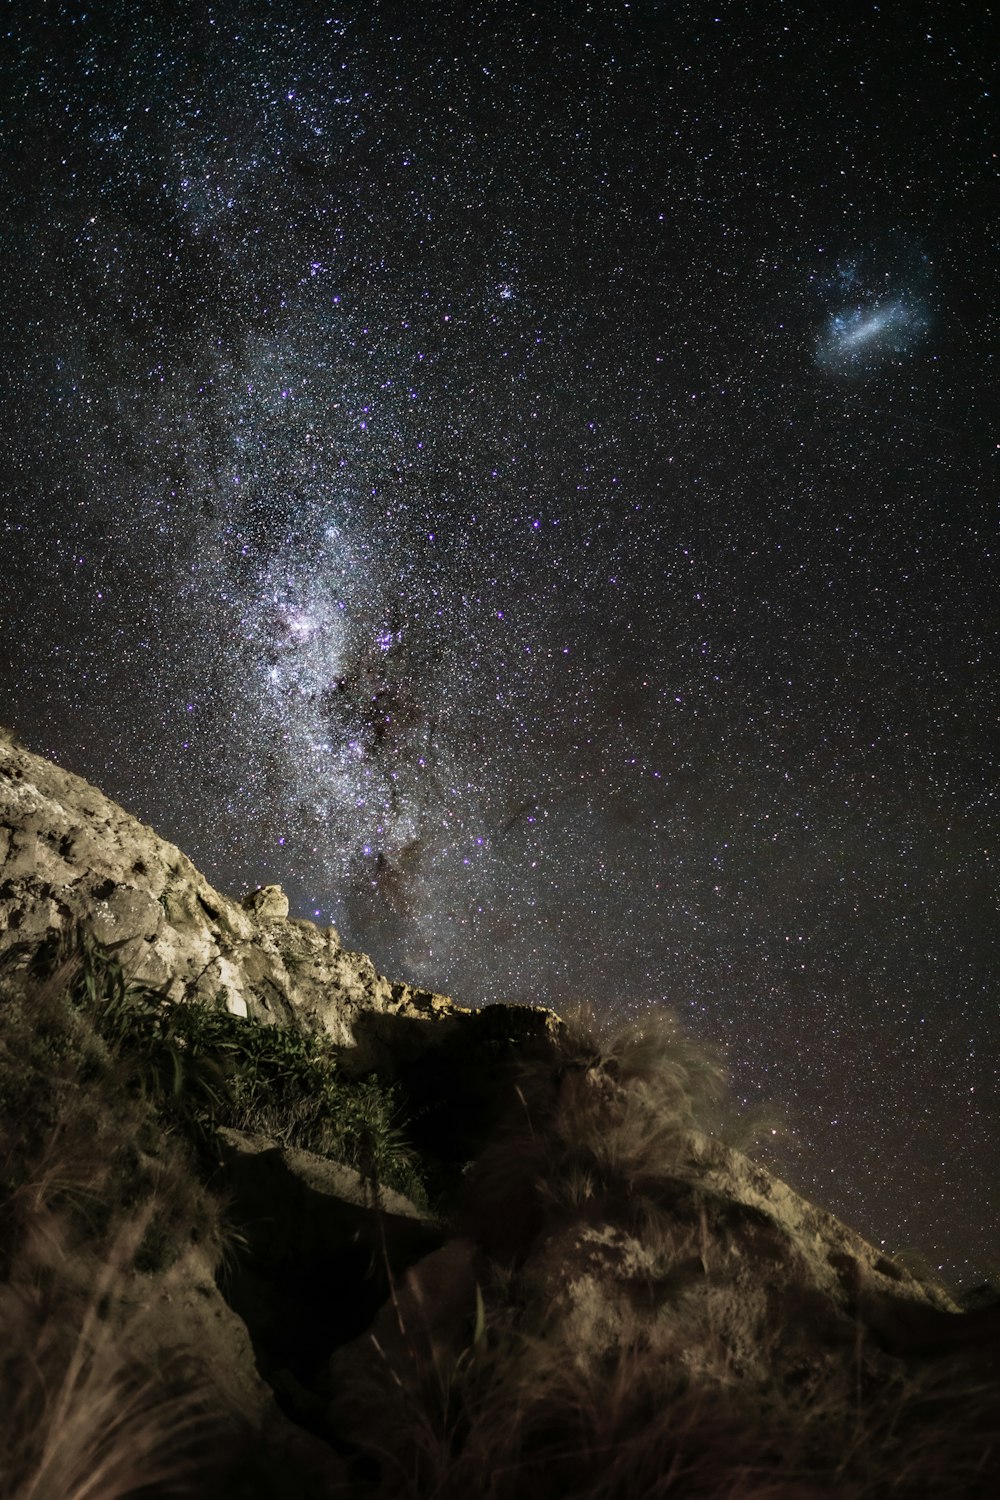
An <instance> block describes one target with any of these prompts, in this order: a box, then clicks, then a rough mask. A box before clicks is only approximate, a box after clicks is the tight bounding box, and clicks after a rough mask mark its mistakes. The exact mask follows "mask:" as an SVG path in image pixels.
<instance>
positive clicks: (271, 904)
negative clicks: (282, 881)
mask: <svg viewBox="0 0 1000 1500" xmlns="http://www.w3.org/2000/svg"><path fill="white" fill-rule="evenodd" d="M242 905H243V910H244V911H248V912H250V913H252V915H253V916H255V917H256V918H257V919H258V921H263V922H273V921H282V920H283V919H284V918H285V917H287V916H288V897H287V896H286V895H285V893H284V891H283V890H282V889H281V886H280V885H262V886H261V887H260V888H259V889H258V890H256V891H251V892H250V894H249V896H244V897H243V902H242Z"/></svg>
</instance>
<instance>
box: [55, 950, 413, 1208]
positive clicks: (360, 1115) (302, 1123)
mask: <svg viewBox="0 0 1000 1500" xmlns="http://www.w3.org/2000/svg"><path fill="white" fill-rule="evenodd" d="M38 965H40V966H41V968H42V969H43V970H46V969H47V970H48V972H49V974H50V976H55V975H59V976H61V981H60V982H61V983H62V984H63V986H64V988H65V994H66V998H67V1000H68V1002H69V1004H70V1005H71V1007H72V1009H73V1010H74V1011H75V1012H76V1013H77V1015H78V1016H79V1018H80V1021H81V1023H82V1025H83V1027H84V1028H85V1027H86V1026H87V1024H88V1023H89V1025H90V1026H91V1027H92V1029H93V1032H94V1034H95V1037H96V1038H97V1039H98V1040H99V1041H100V1042H102V1043H103V1044H104V1046H105V1048H106V1049H107V1052H108V1054H109V1057H111V1058H113V1059H114V1060H115V1064H116V1072H117V1075H118V1077H119V1078H120V1080H121V1082H122V1083H123V1084H124V1085H125V1087H126V1088H127V1089H128V1091H129V1092H130V1093H131V1094H132V1095H133V1096H134V1097H137V1098H139V1099H141V1100H143V1101H145V1102H146V1103H147V1104H148V1105H149V1106H150V1107H151V1108H152V1110H153V1112H154V1113H155V1115H156V1118H157V1119H158V1120H159V1121H160V1122H161V1123H162V1124H163V1125H164V1126H165V1127H167V1128H168V1129H170V1130H172V1131H176V1132H178V1133H180V1134H181V1135H182V1136H183V1137H185V1138H187V1139H188V1140H189V1141H190V1142H191V1143H192V1144H193V1145H196V1146H200V1145H203V1144H204V1143H205V1141H206V1140H207V1139H210V1136H211V1132H212V1131H213V1130H215V1129H217V1128H218V1127H220V1126H229V1127H232V1128H234V1129H237V1130H242V1131H248V1132H252V1133H256V1134H260V1135H267V1136H269V1137H270V1138H271V1139H273V1140H275V1141H276V1142H278V1143H279V1144H281V1145H285V1146H298V1147H302V1148H303V1149H305V1150H308V1151H313V1152H315V1153H317V1154H318V1155H321V1156H328V1157H331V1158H333V1159H334V1160H336V1161H341V1162H344V1163H346V1164H347V1165H348V1166H351V1167H354V1168H355V1169H356V1170H358V1171H360V1172H361V1173H362V1175H363V1176H364V1177H365V1178H366V1179H367V1180H370V1181H372V1182H373V1183H376V1184H378V1185H379V1186H382V1187H392V1188H396V1189H398V1190H399V1191H401V1192H405V1193H407V1194H410V1195H416V1197H417V1198H418V1199H422V1196H423V1189H422V1185H421V1182H420V1178H419V1174H418V1171H417V1160H416V1156H415V1154H414V1152H413V1151H412V1150H411V1149H410V1147H409V1146H408V1145H407V1143H406V1139H405V1136H404V1134H403V1131H402V1129H401V1128H400V1126H399V1124H398V1119H397V1117H398V1105H397V1101H396V1099H395V1097H394V1095H393V1092H392V1090H391V1089H389V1088H386V1087H383V1086H382V1085H381V1084H380V1083H379V1081H378V1080H377V1079H376V1078H366V1079H360V1080H354V1079H345V1078H344V1077H343V1075H342V1074H341V1072H340V1071H339V1069H338V1063H337V1055H336V1049H335V1048H334V1046H333V1044H332V1043H331V1042H330V1041H329V1040H328V1039H327V1038H325V1037H322V1036H310V1035H309V1034H307V1033H305V1032H303V1031H299V1030H294V1029H292V1028H289V1027H281V1026H272V1025H265V1024H263V1023H261V1022H259V1021H253V1020H249V1019H247V1018H246V1017H242V1016H234V1015H231V1014H230V1013H229V1012H228V1011H227V1010H226V1009H224V1008H222V1007H221V1006H219V1007H216V1008H213V1007H210V1006H207V1005H204V1004H201V1003H198V1002H174V1001H170V1000H169V999H167V997H166V996H165V995H164V994H162V993H160V992H158V991H155V990H151V989H149V988H148V987H146V986H143V985H136V984H131V983H129V982H128V981H127V979H126V977H125V975H124V973H123V971H122V968H121V965H120V963H119V962H118V961H117V959H116V958H115V956H114V954H113V952H111V951H110V950H108V949H106V948H102V947H101V946H100V945H99V944H97V943H95V942H94V941H93V939H92V938H90V937H89V935H88V934H87V933H86V932H84V931H77V933H76V934H75V935H74V937H73V939H72V940H71V942H70V944H69V945H68V947H67V945H66V944H65V943H63V944H53V945H50V947H49V949H48V950H47V952H43V953H42V954H41V955H40V958H39V960H38ZM38 965H36V967H37V966H38ZM50 982H51V979H50Z"/></svg>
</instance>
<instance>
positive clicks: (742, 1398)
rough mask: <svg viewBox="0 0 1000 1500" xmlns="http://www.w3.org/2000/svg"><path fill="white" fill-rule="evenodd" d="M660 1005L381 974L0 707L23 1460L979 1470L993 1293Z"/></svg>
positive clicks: (285, 1467)
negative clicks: (556, 1008) (745, 1109)
mask: <svg viewBox="0 0 1000 1500" xmlns="http://www.w3.org/2000/svg"><path fill="white" fill-rule="evenodd" d="M722 1086H723V1080H722V1078H721V1074H720V1071H719V1069H718V1067H717V1066H716V1065H715V1063H714V1062H713V1061H712V1059H711V1057H710V1056H709V1055H707V1054H706V1053H705V1052H704V1051H703V1050H699V1049H698V1048H695V1047H693V1046H692V1045H691V1043H690V1042H688V1041H687V1040H686V1039H685V1038H684V1036H683V1035H682V1033H681V1032H680V1031H679V1030H678V1029H677V1027H676V1025H675V1024H674V1023H673V1022H672V1021H671V1019H670V1018H669V1017H650V1018H648V1020H647V1021H646V1022H644V1024H643V1026H642V1028H641V1029H640V1030H638V1031H637V1030H636V1029H634V1028H633V1029H632V1030H625V1031H623V1032H621V1033H619V1034H617V1035H614V1034H612V1035H608V1034H598V1033H597V1032H595V1031H594V1030H593V1028H590V1029H588V1028H587V1027H586V1026H583V1025H582V1024H581V1025H576V1024H565V1023H563V1022H560V1021H558V1020H557V1019H556V1018H554V1017H553V1016H551V1015H550V1014H548V1013H547V1012H544V1011H541V1010H539V1011H531V1010H525V1009H516V1008H506V1007H491V1008H488V1009H486V1010H483V1011H465V1010H462V1009H460V1008H458V1007H455V1006H454V1005H452V1003H451V1002H450V1001H448V1000H447V999H445V998H444V997H441V996H435V995H430V994H427V993H425V992H421V991H419V990H414V989H413V988H411V987H410V986H408V985H406V984H405V983H392V982H390V981H388V980H386V979H384V978H383V977H382V976H380V975H379V974H378V973H377V971H376V969H375V967H374V965H373V964H372V962H371V960H370V959H368V958H367V957H365V956H364V955H360V954H354V953H350V952H347V951H345V950H344V949H343V947H342V946H341V944H340V941H339V938H338V936H337V934H336V932H334V931H333V930H332V929H327V930H325V931H321V930H320V929H318V928H316V927H315V926H314V925H313V924H311V923H309V922H304V921H296V920H293V919H289V916H288V908H287V902H286V901H285V900H284V898H283V896H282V895H281V892H280V891H279V890H278V889H277V888H276V887H273V886H272V887H266V888H265V889H264V890H262V891H256V892H252V893H249V894H248V895H247V896H246V897H244V899H243V900H241V901H234V900H232V899H231V898H229V897H226V896H224V895H222V894H220V893H219V892H218V891H215V890H213V889H212V887H210V886H209V885H208V883H207V882H206V881H205V880H204V879H203V878H202V876H201V875H200V874H199V873H198V871H197V870H195V868H194V867H193V865H192V864H191V863H190V861H189V860H188V859H187V858H186V857H185V856H184V855H183V854H182V853H181V852H180V851H179V850H178V849H176V848H175V847H173V846H172V845H170V844H168V843H166V842H165V841H164V840H162V839H160V838H158V836H157V835H156V834H155V833H153V832H152V831H151V830H150V829H148V828H146V827H144V826H143V825H142V824H140V823H139V822H137V821H136V820H135V819H134V818H131V817H130V816H129V815H128V814H127V813H125V812H124V811H123V810H122V809H121V808H119V807H117V806H116V805H115V804H114V803H112V802H110V801H109V800H108V799H107V798H105V797H104V796H102V795H101V793H99V792H98V791H96V790H95V789H94V788H92V787H90V786H88V785H87V784H86V783H85V782H83V781H81V780H80V779H79V778H77V777H74V776H72V775H70V774H68V773H67V772H64V771H62V770H60V769H59V768H58V767H55V766H53V765H51V764H50V763H48V762H46V761H44V760H42V759H40V758H39V757H37V756H34V755H31V754H30V753H28V752H27V751H25V750H23V749H20V748H18V747H16V746H14V745H13V744H3V745H0V1178H2V1180H0V1191H2V1195H3V1203H4V1209H3V1212H2V1213H0V1319H2V1320H3V1326H4V1331H5V1346H4V1347H5V1356H4V1362H3V1364H2V1366H0V1411H6V1412H7V1414H8V1415H7V1418H6V1419H3V1418H0V1422H3V1421H4V1420H6V1427H5V1428H4V1430H3V1433H2V1441H0V1474H2V1475H4V1476H5V1477H4V1478H3V1479H0V1496H5V1497H7V1496H9V1497H10V1500H15V1497H16V1500H29V1497H30V1500H48V1497H51V1500H57V1497H58V1500H66V1497H78V1500H84V1496H87V1497H93V1500H112V1497H117V1496H125V1495H137V1494H139V1493H140V1492H141V1493H142V1494H143V1495H144V1496H149V1495H164V1496H167V1495H174V1494H176V1495H181V1494H183V1495H188V1496H190V1495H198V1496H200V1495H206V1496H208V1495H213V1496H216V1495H226V1494H234V1495H235V1494H238V1495H241V1496H242V1495H246V1496H258V1495H259V1496H285V1495H287V1496H296V1497H298V1496H309V1495H315V1496H317V1497H318V1496H334V1495H337V1496H353V1495H357V1496H359V1497H360V1496H377V1497H385V1500H389V1497H397V1496H398V1497H413V1500H418V1497H424V1496H427V1497H430V1496H435V1497H455V1500H458V1497H460V1496H461V1497H462V1500H465V1497H467V1496H470V1495H474V1496H484V1497H489V1500H524V1497H528V1500H531V1497H538V1500H542V1497H548V1496H563V1495H566V1496H576V1497H580V1500H585V1497H586V1500H598V1497H602V1500H618V1497H620V1500H640V1497H645V1496H663V1497H671V1500H673V1497H687V1496H692V1497H694V1496H697V1497H702V1496H704V1497H718V1500H723V1497H727V1500H736V1497H744V1496H745V1497H749V1496H757V1497H763V1496H764V1495H767V1496H768V1497H776V1496H781V1497H786V1500H792V1497H797V1500H806V1497H809V1496H819V1495H838V1496H843V1497H862V1496H864V1497H869V1496H870V1497H872V1500H874V1497H876V1496H896V1497H914V1500H916V1497H925V1496H926V1497H928V1500H929V1497H930V1496H932V1495H933V1496H935V1497H939V1496H950V1495H955V1496H970V1497H974V1496H983V1497H985V1496H987V1495H990V1496H992V1495H993V1494H994V1493H995V1491H996V1485H997V1481H998V1478H1000V1468H998V1454H1000V1415H998V1414H1000V1370H998V1358H997V1348H998V1340H1000V1322H998V1311H997V1306H996V1303H995V1302H994V1303H992V1304H989V1303H988V1299H985V1298H984V1305H983V1306H982V1307H979V1308H976V1309H971V1308H963V1307H960V1306H959V1305H958V1304H957V1303H956V1302H955V1301H954V1300H953V1299H952V1298H951V1297H950V1296H949V1295H948V1293H947V1292H946V1291H945V1290H944V1289H943V1288H941V1287H939V1286H937V1285H935V1284H934V1283H932V1282H928V1281H926V1280H923V1279H921V1278H919V1277H917V1276H914V1275H913V1274H912V1273H911V1272H910V1271H909V1270H908V1269H907V1267H906V1266H905V1265H903V1264H901V1263H899V1262H897V1261H896V1260H894V1259H893V1258H892V1257H890V1256H886V1255H884V1254H882V1253H881V1252H879V1251H877V1250H876V1249H875V1248H874V1247H872V1246H871V1245H869V1244H867V1243H866V1242H865V1241H864V1240H863V1239H862V1238H861V1237H860V1236H858V1235H857V1234H855V1233H854V1232H853V1231H852V1230H851V1229H849V1228H848V1227H847V1226H845V1225H844V1224H842V1223H840V1222H839V1221H838V1220H836V1219H835V1218H834V1217H833V1216H832V1215H830V1214H828V1213H826V1212H824V1211H823V1210H822V1209H821V1208H819V1207H817V1206H815V1205H813V1204H810V1203H808V1202H806V1201H805V1200H804V1199H803V1198H801V1197H800V1196H799V1195H798V1194H796V1193H795V1192H793V1191H792V1190H791V1189H790V1188H789V1187H788V1186H787V1185H786V1184H785V1183H783V1182H781V1181H780V1180H779V1179H778V1178H776V1177H775V1176H774V1175H773V1174H772V1173H770V1172H769V1171H768V1170H767V1169H766V1168H765V1167H764V1166H762V1165H761V1164H759V1163H757V1162H755V1161H754V1160H753V1159H752V1157H751V1156H748V1155H746V1154H745V1153H743V1152H741V1151H739V1150H736V1149H734V1148H733V1147H731V1146H730V1145H727V1143H726V1135H725V1127H724V1120H725V1111H724V1108H723V1105H722V1102H721V1101H722Z"/></svg>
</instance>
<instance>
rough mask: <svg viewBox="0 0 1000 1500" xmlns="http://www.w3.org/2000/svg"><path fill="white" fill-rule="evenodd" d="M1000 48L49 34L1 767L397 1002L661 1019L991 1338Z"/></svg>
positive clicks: (596, 33)
mask: <svg viewBox="0 0 1000 1500" xmlns="http://www.w3.org/2000/svg"><path fill="white" fill-rule="evenodd" d="M421 11H424V12H426V14H425V15H424V16H421ZM986 14H987V8H985V7H984V6H983V5H982V4H981V3H979V0H975V3H968V4H963V3H961V0H948V3H943V0H942V3H908V4H898V3H897V4H884V5H857V6H854V5H851V4H845V5H841V4H837V5H828V4H822V5H821V4H819V3H810V4H793V3H785V4H781V3H776V0H758V3H754V4H751V5H746V4H742V3H741V4H734V3H729V0H726V3H720V4H715V5H705V4H701V3H692V4H683V3H673V0H664V3H657V0H633V3H632V4H625V3H622V0H619V3H611V0H593V3H591V4H587V3H584V0H576V3H572V4H569V3H562V0H535V5H534V7H533V8H532V7H529V6H523V5H520V4H517V3H509V0H487V3H469V4H464V5H453V4H446V3H439V4H429V5H427V6H418V5H416V4H414V3H406V4H390V3H378V0H368V3H362V0H349V3H347V4H346V6H343V7H340V8H326V9H324V8H323V7H322V6H321V5H319V4H318V3H309V4H296V3H295V0H280V3H277V0H276V3H274V4H265V3H260V0H258V3H256V4H252V3H247V4H239V5H237V4H227V3H220V4H217V5H210V4H194V5H191V6H189V7H185V6H183V5H179V4H178V5H169V6H168V5H163V6H160V5H150V4H148V3H146V0H144V3H141V4H140V3H127V0H123V3H119V4H101V3H96V4H93V5H90V6H87V5H79V6H77V5H58V4H44V5H43V4H33V5H29V4H28V3H27V0H20V3H14V4H13V5H11V6H9V7H7V9H6V11H5V14H4V18H3V19H4V23H5V28H6V29H5V34H4V36H3V63H2V75H3V89H2V113H3V138H4V150H3V153H2V156H0V178H2V221H3V228H2V235H0V260H2V287H3V304H2V311H0V329H2V339H3V348H4V355H5V357H4V360H3V362H2V370H0V379H2V381H3V410H4V429H5V430H4V440H3V445H2V456H0V557H2V574H0V603H2V609H0V721H3V722H7V723H9V724H12V725H13V726H14V728H15V729H16V730H17V731H18V733H19V734H20V735H21V736H22V738H23V739H24V740H25V741H26V743H27V744H28V745H29V746H30V747H31V748H32V749H35V750H37V751H40V752H42V753H44V754H46V755H50V756H52V757H54V758H55V759H57V760H58V761H59V762H60V763H61V764H63V765H65V766H67V767H69V768H71V769H72V770H74V771H77V772H79V773H81V774H82V775H84V776H86V777H87V778H88V779H90V780H91V781H93V782H95V783H96V784H97V785H99V786H100V787H101V788H102V790H104V791H105V792H106V793H108V794H109V795H110V796H112V797H114V798H116V799H117V800H119V801H120V802H122V803H123V804H124V805H125V806H126V807H127V808H129V809H130V810H131V811H133V812H135V813H136V814H138V815H139V816H140V817H141V818H143V819H144V820H145V821H147V822H150V823H152V824H153V825H154V826H155V827H156V828H157V830H158V831H159V832H160V833H162V834H163V835H165V836H166V837H168V838H171V839H173V840H175V841H176V842H177V843H179V844H180V845H181V846H182V847H183V849H184V850H185V851H186V852H187V853H188V854H189V855H190V856H191V857H192V858H193V859H194V861H195V862H196V864H198V865H199V866H200V867H201V869H202V870H203V871H204V872H205V873H206V875H207V876H208V877H209V879H210V880H212V881H213V882H214V883H215V884H216V885H218V886H219V887H221V888H222V889H224V890H226V891H229V892H230V893H232V894H234V895H237V896H238V895H240V894H241V893H242V892H243V891H245V890H247V889H250V888H252V887H254V886H256V885H258V884H261V883H263V882H267V881H277V882H280V883H281V884H282V885H283V886H284V887H285V889H286V891H287V892H288V894H289V896H290V898H291V901H292V910H293V913H295V914H298V915H307V916H311V917H313V918H314V919H315V920H317V921H320V922H323V923H328V922H331V921H332V922H334V923H335V924H336V925H337V927H338V928H339V929H340V930H341V933H342V936H343V937H344V940H345V942H347V943H348V944H350V945H351V946H356V947H361V948H363V949H365V950H366V951H368V952H370V953H371V954H372V955H373V957H374V958H375V961H376V963H377V965H378V966H379V968H380V969H382V970H383V971H384V972H387V973H389V974H390V975H392V976H393V977H398V978H408V979H410V980H412V981H415V982H419V983H423V984H426V985H429V986H431V987H432V988H434V989H436V990H440V991H443V992H445V993H449V994H452V995H453V996H454V997H455V998H456V999H457V1000H460V1001H462V1002H465V1003H472V1004H478V1003H482V1002H487V1001H496V1000H507V999H513V1000H516V1001H533V1002H537V1003H541V1004H546V1005H551V1006H553V1007H555V1008H556V1009H557V1010H558V1009H560V1008H561V1007H562V1008H565V1007H566V1006H567V1005H569V1004H570V1003H571V1002H573V1001H576V1000H580V999H583V1000H589V1001H592V1002H593V1003H594V1005H595V1006H596V1007H597V1008H598V1010H599V1011H600V1012H602V1013H605V1014H608V1013H613V1014H620V1015H622V1016H625V1015H629V1016H635V1017H638V1018H640V1019H641V1016H642V1014H643V1012H644V1011H645V1010H646V1009H647V1008H648V1007H650V1006H653V1005H656V1004H660V1003H666V1004H668V1005H669V1006H671V1007H673V1008H674V1009H675V1010H676V1011H677V1012H679V1013H680V1014H681V1015H682V1016H683V1017H684V1018H685V1019H686V1021H687V1022H688V1024H689V1026H690V1029H691V1030H692V1031H693V1032H694V1033H695V1034H696V1035H698V1036H701V1037H704V1038H706V1039H708V1040H711V1041H714V1042H718V1043H721V1044H723V1045H724V1046H725V1049H726V1053H727V1056H728V1061H729V1066H730V1069H731V1072H732V1075H733V1079H734V1092H735V1096H736V1098H737V1099H738V1100H745V1101H747V1102H748V1103H749V1105H751V1106H753V1107H756V1106H758V1105H761V1104H767V1105H771V1106H773V1107H774V1108H775V1110H776V1111H777V1113H778V1114H779V1115H780V1116H781V1117H782V1119H783V1120H784V1121H785V1124H786V1126H787V1129H788V1136H789V1140H788V1143H787V1144H786V1145H785V1146H783V1147H782V1148H781V1151H782V1152H783V1153H784V1154H783V1155H782V1156H781V1157H780V1158H779V1160H780V1165H781V1170H782V1171H783V1172H784V1173H785V1175H786V1176H788V1177H789V1179H790V1180H791V1181H792V1182H793V1183H794V1184H795V1185H796V1186H797V1187H798V1188H800V1190H802V1191H804V1192H806V1193H807V1194H808V1195H809V1196H810V1197H813V1198H815V1199H816V1200H817V1201H819V1202H821V1203H823V1204H824V1205H826V1206H827V1207H830V1208H832V1209H833V1210H834V1211H836V1212H838V1213H839V1214H841V1215H842V1216H843V1217H845V1218H846V1219H847V1220H848V1221H849V1222H851V1223H852V1224H853V1225H854V1226H855V1227H857V1228H858V1229H860V1230H861V1231H862V1232H864V1233H865V1234H867V1235H869V1236H871V1237H872V1238H874V1239H875V1240H876V1241H884V1242H885V1243H886V1245H887V1246H888V1247H890V1248H893V1249H896V1248H900V1247H914V1248H916V1249H918V1250H919V1251H921V1252H922V1253H924V1255H925V1256H926V1258H927V1260H928V1261H929V1263H930V1264H931V1265H933V1266H942V1267H943V1268H944V1270H945V1272H946V1273H947V1274H948V1275H949V1276H952V1277H962V1278H964V1279H965V1280H966V1281H974V1280H976V1279H981V1278H982V1277H983V1276H984V1275H987V1274H992V1275H994V1276H997V1275H1000V1249H998V1248H997V1246H998V1241H1000V1236H998V1217H1000V1194H998V1189H997V1181H996V1177H997V1172H996V1167H997V1161H998V1158H1000V1104H998V1094H997V1086H998V1072H1000V1067H998V1056H1000V1019H998V1002H997V995H996V979H995V976H996V973H997V956H998V954H997V949H998V941H997V939H998V913H997V879H996V870H997V851H996V829H997V813H998V806H997V778H996V759H997V747H998V728H997V719H998V709H997V705H998V702H1000V691H998V689H1000V681H998V678H1000V672H998V663H1000V651H998V616H997V607H996V600H997V581H998V580H997V562H996V552H997V519H998V516H997V472H998V459H1000V448H998V443H1000V407H998V384H1000V382H998V374H1000V371H998V357H997V355H998V350H1000V339H998V333H1000V321H998V307H1000V296H998V293H1000V276H998V243H997V238H998V237H997V227H998V206H1000V194H998V160H997V154H996V153H997V150H998V149H1000V147H998V145H997V142H998V131H997V116H996V105H995V98H994V96H993V95H992V94H991V80H990V77H989V65H990V64H991V63H992V59H993V47H992V42H991V39H990V35H989V33H988V30H987V23H986V19H985V18H986Z"/></svg>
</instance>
